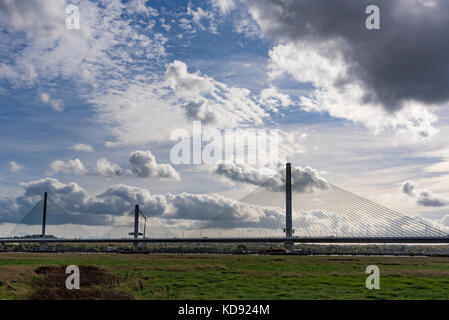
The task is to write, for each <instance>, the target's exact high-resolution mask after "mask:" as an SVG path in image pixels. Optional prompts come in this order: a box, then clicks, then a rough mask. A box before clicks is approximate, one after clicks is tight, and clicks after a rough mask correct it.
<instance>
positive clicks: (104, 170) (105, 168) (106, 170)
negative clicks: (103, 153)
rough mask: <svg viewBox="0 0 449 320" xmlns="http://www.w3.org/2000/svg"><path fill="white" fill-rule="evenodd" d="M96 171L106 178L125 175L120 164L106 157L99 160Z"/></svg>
mask: <svg viewBox="0 0 449 320" xmlns="http://www.w3.org/2000/svg"><path fill="white" fill-rule="evenodd" d="M94 173H95V174H98V175H101V176H103V177H106V178H118V177H122V176H123V175H124V171H123V169H122V168H121V167H120V166H119V165H118V164H115V163H112V162H110V161H109V160H108V159H106V158H101V159H99V160H98V161H97V165H96V167H95V170H94Z"/></svg>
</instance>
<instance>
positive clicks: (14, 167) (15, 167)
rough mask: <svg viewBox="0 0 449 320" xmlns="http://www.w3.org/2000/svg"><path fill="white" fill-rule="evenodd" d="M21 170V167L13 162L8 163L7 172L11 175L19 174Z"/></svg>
mask: <svg viewBox="0 0 449 320" xmlns="http://www.w3.org/2000/svg"><path fill="white" fill-rule="evenodd" d="M22 169H23V166H22V165H20V164H18V163H17V162H15V161H9V170H10V171H11V172H13V173H15V172H19V171H21V170H22Z"/></svg>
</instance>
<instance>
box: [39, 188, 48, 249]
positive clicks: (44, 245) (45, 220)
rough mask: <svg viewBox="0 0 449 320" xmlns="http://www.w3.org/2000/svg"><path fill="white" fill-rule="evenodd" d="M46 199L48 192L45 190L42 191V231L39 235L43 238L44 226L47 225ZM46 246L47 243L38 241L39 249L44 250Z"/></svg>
mask: <svg viewBox="0 0 449 320" xmlns="http://www.w3.org/2000/svg"><path fill="white" fill-rule="evenodd" d="M47 200H48V194H47V192H45V193H44V205H43V209H42V233H41V237H42V238H45V228H46V226H47ZM46 248H47V245H46V243H45V242H41V243H40V249H41V251H45V249H46Z"/></svg>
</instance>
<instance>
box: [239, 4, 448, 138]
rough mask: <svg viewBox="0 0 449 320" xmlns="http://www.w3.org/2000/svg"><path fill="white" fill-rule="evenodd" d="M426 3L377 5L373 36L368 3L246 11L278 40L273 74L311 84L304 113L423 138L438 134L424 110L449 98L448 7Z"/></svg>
mask: <svg viewBox="0 0 449 320" xmlns="http://www.w3.org/2000/svg"><path fill="white" fill-rule="evenodd" d="M427 3H429V2H425V1H419V0H414V1H412V3H410V2H407V1H388V0H381V1H377V2H376V5H378V6H379V7H380V8H381V28H380V30H374V31H373V30H367V29H366V28H365V27H364V22H365V19H366V17H367V15H365V14H364V12H365V8H366V7H367V6H368V5H369V4H372V3H370V2H369V1H358V2H357V3H356V4H354V3H353V1H351V0H344V1H338V2H335V1H332V0H328V1H319V2H318V1H313V0H306V1H299V2H298V1H294V0H285V1H273V0H263V1H251V2H250V4H249V5H248V8H249V12H250V14H251V16H252V18H253V19H254V21H256V23H257V24H258V26H259V28H260V30H261V31H260V32H261V34H262V35H263V36H264V37H267V38H270V39H273V40H275V41H276V42H277V46H276V47H275V48H274V49H273V50H272V51H271V52H270V60H271V66H270V67H271V68H272V72H271V73H272V76H279V75H280V74H289V75H290V76H291V77H293V78H294V79H296V80H297V81H299V82H302V83H310V84H312V85H313V86H314V87H315V89H316V90H314V91H313V92H312V94H311V95H310V96H304V97H303V99H302V105H304V106H306V107H307V110H310V111H319V112H329V114H330V115H331V116H334V117H340V118H344V119H348V120H351V121H354V122H358V123H361V124H363V125H365V126H367V127H369V128H370V129H373V130H376V129H377V130H379V129H382V128H388V127H390V128H392V129H394V130H407V131H410V132H413V134H414V136H415V137H416V138H422V137H429V136H431V135H432V134H434V133H435V129H434V128H433V127H432V124H433V123H434V122H435V121H436V117H435V116H434V115H433V114H432V113H431V112H429V111H428V110H427V109H428V108H430V107H435V108H437V107H440V106H444V105H447V103H448V101H449V93H448V91H447V86H448V83H449V76H448V74H447V72H445V71H444V70H445V69H447V66H448V65H449V60H448V59H447V55H446V54H445V52H446V51H447V50H446V49H447V48H448V46H449V41H447V34H446V30H447V29H448V27H449V18H448V16H447V15H446V14H445V12H447V11H448V10H449V4H448V3H447V1H444V0H435V1H432V2H431V3H432V5H430V6H429V5H427ZM429 34H431V35H432V37H429V36H428V35H429ZM396 39H401V41H400V44H399V43H398V42H397V40H396ZM392 44H393V45H392ZM379 52H381V53H382V54H379ZM376 113H377V114H376Z"/></svg>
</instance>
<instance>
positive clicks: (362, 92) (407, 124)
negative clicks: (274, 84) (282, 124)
mask: <svg viewBox="0 0 449 320" xmlns="http://www.w3.org/2000/svg"><path fill="white" fill-rule="evenodd" d="M335 46H336V42H335V41H333V40H332V41H328V42H322V43H319V44H315V43H313V44H309V43H307V42H302V43H288V44H281V45H278V46H276V47H274V48H273V49H272V50H270V53H269V56H270V60H269V70H270V76H271V77H272V78H273V79H276V78H279V77H282V76H283V75H289V76H291V77H293V78H294V79H295V80H297V81H298V82H301V83H310V84H312V85H313V87H314V88H315V89H313V90H312V91H310V93H308V94H304V95H302V96H300V97H299V105H300V106H301V108H302V110H305V111H308V112H320V113H321V112H327V113H329V115H331V116H332V117H336V118H342V119H347V120H350V121H352V122H354V123H359V124H362V125H364V126H365V127H366V128H368V129H370V130H372V131H373V132H375V133H379V132H381V131H383V130H386V129H391V130H394V131H396V132H397V133H398V134H403V135H406V136H407V137H408V138H409V139H410V140H422V139H427V138H429V137H432V136H433V135H435V134H436V133H437V132H438V130H437V129H436V128H435V127H434V124H435V122H436V121H437V120H438V118H437V116H436V115H435V114H434V113H432V112H431V111H429V110H428V108H427V106H426V105H424V104H423V103H421V102H419V101H415V100H407V101H404V103H403V104H402V107H401V108H398V109H395V110H388V109H386V108H383V107H382V105H381V103H380V102H379V101H375V100H370V99H366V94H367V90H366V88H365V87H364V84H363V83H362V82H360V81H352V80H351V79H350V67H349V65H348V63H347V62H346V61H345V60H344V58H343V54H341V53H339V51H338V50H337V49H336V47H335ZM329 52H331V53H332V54H329Z"/></svg>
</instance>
